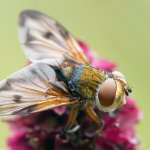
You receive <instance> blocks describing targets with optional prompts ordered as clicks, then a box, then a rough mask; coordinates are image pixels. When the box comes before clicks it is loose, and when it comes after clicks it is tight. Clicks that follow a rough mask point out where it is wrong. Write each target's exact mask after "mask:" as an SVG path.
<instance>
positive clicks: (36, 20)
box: [19, 10, 89, 65]
mask: <svg viewBox="0 0 150 150" xmlns="http://www.w3.org/2000/svg"><path fill="white" fill-rule="evenodd" d="M19 38H20V41H21V44H22V47H23V50H24V52H25V54H26V55H27V57H28V58H29V59H30V60H31V61H32V62H37V61H38V62H44V63H47V64H50V65H58V64H62V63H64V62H65V63H66V62H69V63H70V62H73V63H75V62H78V63H82V64H87V63H89V62H88V60H87V58H86V56H85V55H84V54H83V52H82V49H81V48H80V46H79V45H78V43H77V41H76V40H75V38H74V37H73V36H72V35H71V34H70V33H69V32H68V31H67V30H66V29H65V28H64V27H63V26H62V25H61V24H60V23H58V22H57V21H56V20H54V19H52V18H50V17H48V16H47V15H45V14H43V13H41V12H39V11H35V10H25V11H23V12H22V13H21V14H20V17H19Z"/></svg>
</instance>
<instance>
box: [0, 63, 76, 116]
mask: <svg viewBox="0 0 150 150" xmlns="http://www.w3.org/2000/svg"><path fill="white" fill-rule="evenodd" d="M73 103H75V101H74V102H72V101H70V94H69V92H68V90H67V87H66V85H65V84H64V83H63V82H61V81H57V78H56V74H55V71H54V70H53V69H52V68H51V67H50V66H49V65H47V64H42V63H37V64H31V65H29V66H27V67H25V68H24V69H21V70H20V71H18V72H16V73H14V74H12V75H10V76H9V77H8V78H6V79H4V80H2V81H1V82H0V115H10V114H28V113H33V112H38V111H43V110H46V109H50V108H54V107H58V106H63V105H69V104H73Z"/></svg>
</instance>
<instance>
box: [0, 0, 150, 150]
mask: <svg viewBox="0 0 150 150" xmlns="http://www.w3.org/2000/svg"><path fill="white" fill-rule="evenodd" d="M28 8H30V9H38V10H40V11H43V12H45V13H47V14H49V15H50V16H53V17H54V18H56V19H57V20H59V21H60V22H61V23H62V24H63V25H64V26H65V27H66V28H67V29H69V30H70V31H71V32H72V33H73V34H74V35H75V36H76V37H79V38H81V39H84V40H85V41H86V42H87V43H88V44H89V45H90V47H91V49H93V50H96V51H97V52H98V54H99V56H100V57H103V58H108V59H111V60H113V61H115V62H117V63H118V68H119V70H120V71H121V72H123V73H124V74H125V75H126V78H127V79H128V82H129V84H130V85H131V86H132V87H133V93H132V95H131V96H132V97H134V98H135V99H136V101H137V103H138V106H139V107H140V109H141V110H142V112H143V113H144V119H143V121H142V122H141V123H140V124H139V125H138V127H137V131H138V136H139V137H140V138H141V139H142V140H143V142H144V143H146V145H147V144H148V143H150V142H149V141H150V131H149V126H150V103H149V100H150V99H149V98H150V95H149V89H150V78H149V77H150V69H149V68H150V1H149V0H113V1H111V0H88V1H87V0H74V1H73V0H5V1H2V0H0V79H3V78H5V77H6V76H8V75H9V74H10V73H12V72H15V71H17V70H18V69H20V68H22V67H23V66H24V64H25V62H26V58H25V56H24V54H23V52H22V51H21V47H20V43H19V40H18V36H17V16H18V14H19V12H20V11H22V10H24V9H28ZM8 134H9V131H8V129H7V127H6V125H5V124H4V123H3V122H0V150H2V149H4V147H5V140H6V137H7V136H8ZM149 148H150V147H149ZM149 148H147V149H149Z"/></svg>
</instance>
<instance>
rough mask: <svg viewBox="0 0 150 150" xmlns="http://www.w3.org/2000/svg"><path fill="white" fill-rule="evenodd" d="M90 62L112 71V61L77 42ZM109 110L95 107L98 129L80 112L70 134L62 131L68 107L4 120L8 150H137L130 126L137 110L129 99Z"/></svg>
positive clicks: (131, 126)
mask: <svg viewBox="0 0 150 150" xmlns="http://www.w3.org/2000/svg"><path fill="white" fill-rule="evenodd" d="M79 44H80V46H81V47H82V49H83V51H84V52H85V54H86V55H87V57H88V59H89V60H90V62H91V64H92V65H93V66H94V67H97V68H98V69H103V70H106V71H110V70H113V69H114V68H115V67H116V64H115V63H112V62H110V61H108V60H104V59H99V58H97V57H96V55H95V54H91V52H90V51H89V48H88V46H87V45H86V44H85V43H83V42H82V41H79ZM126 100H127V103H126V104H125V105H124V106H123V107H121V108H120V109H118V110H116V111H115V112H113V113H103V112H100V111H98V110H95V111H96V112H97V113H98V115H99V116H101V118H102V120H103V122H104V128H103V130H102V132H100V133H99V132H98V126H97V125H96V124H95V123H94V122H93V121H91V119H89V117H88V116H87V115H86V114H85V113H84V112H83V111H80V112H79V114H78V118H77V120H76V123H75V124H76V125H80V129H79V130H77V131H76V132H74V133H70V134H69V133H64V132H63V129H64V126H65V124H66V120H67V118H68V116H69V111H70V110H69V108H67V107H60V108H55V109H53V110H48V111H44V112H40V113H36V114H31V115H27V116H17V117H14V118H13V119H10V120H9V121H8V123H9V125H10V128H11V130H12V134H11V136H10V137H9V138H8V141H7V144H8V148H9V150H137V146H138V144H139V141H138V139H137V138H136V135H135V130H134V126H135V124H136V123H137V122H138V121H139V119H140V112H139V110H138V108H137V106H136V104H135V101H134V100H132V99H131V98H128V97H127V98H126Z"/></svg>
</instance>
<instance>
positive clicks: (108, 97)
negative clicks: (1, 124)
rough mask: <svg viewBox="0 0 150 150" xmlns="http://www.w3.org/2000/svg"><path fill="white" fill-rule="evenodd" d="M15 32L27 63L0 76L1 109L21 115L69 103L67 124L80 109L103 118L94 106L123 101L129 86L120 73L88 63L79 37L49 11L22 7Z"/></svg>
mask: <svg viewBox="0 0 150 150" xmlns="http://www.w3.org/2000/svg"><path fill="white" fill-rule="evenodd" d="M18 24H19V38H20V42H21V45H22V48H23V50H24V53H25V54H26V56H27V57H28V59H29V60H30V61H31V62H32V64H30V65H29V66H27V67H25V68H23V69H21V70H20V71H18V72H15V73H14V74H12V75H10V76H9V77H7V78H6V79H4V80H2V81H1V82H0V115H23V114H30V113H35V112H40V111H44V110H48V109H51V108H55V107H59V106H67V105H70V106H71V108H72V109H71V113H70V116H69V119H68V122H67V124H66V129H70V128H71V127H72V125H73V123H74V121H75V119H76V117H77V112H78V110H79V109H83V110H85V112H86V113H87V114H88V115H89V117H90V118H91V119H93V120H94V121H95V122H96V123H97V124H101V119H100V118H99V117H98V116H97V115H96V113H95V112H94V110H93V106H95V107H97V108H98V109H99V110H100V111H103V112H111V111H114V110H116V109H117V108H118V107H120V106H121V105H123V104H125V95H128V94H129V93H130V92H131V90H130V88H129V87H128V84H127V82H126V80H125V77H124V75H123V74H122V73H120V72H118V71H114V72H108V73H104V72H103V71H101V70H97V69H95V68H93V67H92V66H90V62H89V61H88V59H87V58H86V56H85V55H84V53H83V52H82V49H81V48H80V46H79V45H78V42H77V41H76V39H75V38H74V36H72V35H71V34H70V33H69V32H68V31H67V30H66V29H65V28H64V27H63V26H62V25H61V24H60V23H58V22H57V21H55V20H54V19H52V18H50V17H48V16H47V15H45V14H43V13H41V12H39V11H35V10H25V11H23V12H22V13H21V14H20V16H19V22H18Z"/></svg>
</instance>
